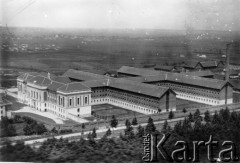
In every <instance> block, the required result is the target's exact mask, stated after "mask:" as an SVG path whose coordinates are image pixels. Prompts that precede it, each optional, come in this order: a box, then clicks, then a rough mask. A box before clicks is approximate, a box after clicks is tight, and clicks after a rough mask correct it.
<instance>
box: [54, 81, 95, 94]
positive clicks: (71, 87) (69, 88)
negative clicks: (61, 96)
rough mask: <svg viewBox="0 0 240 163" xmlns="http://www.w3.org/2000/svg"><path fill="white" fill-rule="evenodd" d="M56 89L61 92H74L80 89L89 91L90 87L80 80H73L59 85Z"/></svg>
mask: <svg viewBox="0 0 240 163" xmlns="http://www.w3.org/2000/svg"><path fill="white" fill-rule="evenodd" d="M57 91H58V92H62V93H75V92H80V91H91V89H90V88H89V87H87V86H85V85H83V84H82V83H81V82H73V83H68V84H65V85H63V86H61V87H60V88H58V89H57Z"/></svg>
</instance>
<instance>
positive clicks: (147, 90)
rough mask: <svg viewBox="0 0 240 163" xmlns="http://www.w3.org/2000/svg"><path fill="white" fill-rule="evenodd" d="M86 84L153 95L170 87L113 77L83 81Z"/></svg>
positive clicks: (159, 94) (157, 95)
mask: <svg viewBox="0 0 240 163" xmlns="http://www.w3.org/2000/svg"><path fill="white" fill-rule="evenodd" d="M82 83H83V84H84V85H86V86H88V87H91V88H94V87H104V86H108V87H111V88H117V89H122V90H125V91H130V92H134V93H138V94H144V95H148V96H153V97H158V98H159V97H161V96H162V95H163V94H164V93H165V92H167V91H168V90H169V88H165V87H159V86H156V85H150V84H145V83H136V82H134V81H131V80H128V79H124V78H117V79H116V78H114V79H113V78H112V79H102V80H91V81H85V82H82Z"/></svg>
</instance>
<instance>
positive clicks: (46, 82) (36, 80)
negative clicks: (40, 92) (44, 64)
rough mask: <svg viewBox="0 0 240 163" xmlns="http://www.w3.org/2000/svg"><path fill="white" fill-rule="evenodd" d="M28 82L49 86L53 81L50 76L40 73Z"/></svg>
mask: <svg viewBox="0 0 240 163" xmlns="http://www.w3.org/2000/svg"><path fill="white" fill-rule="evenodd" d="M27 82H28V83H31V84H34V85H38V86H48V85H50V84H51V82H52V81H51V80H50V79H49V78H46V77H44V76H41V75H39V76H36V77H33V78H31V79H29V80H28V81H27Z"/></svg>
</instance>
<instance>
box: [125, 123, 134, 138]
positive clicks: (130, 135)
mask: <svg viewBox="0 0 240 163" xmlns="http://www.w3.org/2000/svg"><path fill="white" fill-rule="evenodd" d="M124 132H125V136H126V138H127V139H132V138H134V132H133V127H132V126H131V124H130V125H128V126H126V129H125V130H124Z"/></svg>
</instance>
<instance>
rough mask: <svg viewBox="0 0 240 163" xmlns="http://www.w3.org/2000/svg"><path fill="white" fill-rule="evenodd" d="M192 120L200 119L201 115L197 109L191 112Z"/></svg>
mask: <svg viewBox="0 0 240 163" xmlns="http://www.w3.org/2000/svg"><path fill="white" fill-rule="evenodd" d="M193 120H194V122H197V121H202V117H201V115H200V111H199V109H197V110H196V111H195V113H194V114H193Z"/></svg>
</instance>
